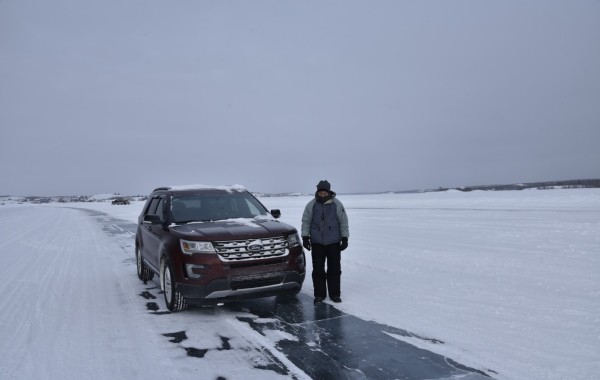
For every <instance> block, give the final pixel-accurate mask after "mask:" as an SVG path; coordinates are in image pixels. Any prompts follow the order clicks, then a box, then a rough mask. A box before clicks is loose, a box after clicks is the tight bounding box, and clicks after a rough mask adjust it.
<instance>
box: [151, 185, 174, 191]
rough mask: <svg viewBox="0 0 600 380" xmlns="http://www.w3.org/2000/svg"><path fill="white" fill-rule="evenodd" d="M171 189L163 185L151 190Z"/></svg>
mask: <svg viewBox="0 0 600 380" xmlns="http://www.w3.org/2000/svg"><path fill="white" fill-rule="evenodd" d="M169 189H171V188H170V187H167V186H163V187H157V188H156V189H154V190H152V191H159V190H169Z"/></svg>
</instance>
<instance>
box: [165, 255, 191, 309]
mask: <svg viewBox="0 0 600 380" xmlns="http://www.w3.org/2000/svg"><path fill="white" fill-rule="evenodd" d="M164 265H165V268H164V274H163V284H162V285H163V289H164V290H165V293H164V294H165V303H166V304H167V309H169V310H170V311H173V312H176V311H182V310H185V309H186V308H187V302H186V300H185V298H184V297H183V295H182V294H181V291H180V290H179V285H177V283H175V276H174V275H173V265H172V264H171V262H170V261H169V260H168V259H167V260H165V263H164Z"/></svg>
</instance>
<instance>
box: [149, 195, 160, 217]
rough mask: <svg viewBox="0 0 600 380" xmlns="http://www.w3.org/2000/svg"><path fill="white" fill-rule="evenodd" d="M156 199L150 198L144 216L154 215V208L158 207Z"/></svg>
mask: <svg viewBox="0 0 600 380" xmlns="http://www.w3.org/2000/svg"><path fill="white" fill-rule="evenodd" d="M158 200H159V199H158V197H156V198H152V200H151V201H150V205H148V209H147V210H146V215H152V214H156V206H158Z"/></svg>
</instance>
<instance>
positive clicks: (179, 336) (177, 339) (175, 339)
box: [163, 331, 188, 343]
mask: <svg viewBox="0 0 600 380" xmlns="http://www.w3.org/2000/svg"><path fill="white" fill-rule="evenodd" d="M163 336H166V337H167V338H171V339H169V342H171V343H181V342H183V341H184V340H186V339H187V338H188V337H187V335H186V334H185V331H178V332H174V333H167V334H163Z"/></svg>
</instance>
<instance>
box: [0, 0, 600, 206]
mask: <svg viewBox="0 0 600 380" xmlns="http://www.w3.org/2000/svg"><path fill="white" fill-rule="evenodd" d="M599 14H600V4H599V3H598V2H595V1H583V0H582V1H579V0H578V1H572V2H563V1H541V0H539V1H504V2H495V3H490V2H485V3H483V2H479V1H457V2H446V1H428V2H404V1H378V2H371V3H368V4H367V3H365V2H359V1H350V2H348V1H343V2H342V1H339V2H337V1H334V2H326V3H323V2H317V1H308V2H291V1H290V2H281V1H252V2H246V1H230V2H209V1H198V2H194V1H184V2H177V3H169V2H161V1H144V2H141V1H131V0H130V1H87V2H77V1H70V0H57V1H53V2H45V1H35V0H30V1H20V0H19V1H17V0H4V1H3V2H0V57H2V58H1V59H0V82H1V83H2V86H1V88H0V107H1V112H0V126H1V132H0V133H1V135H0V173H2V181H1V182H0V194H92V193H100V192H113V191H117V192H123V193H147V192H148V191H149V190H150V189H151V188H152V187H155V186H160V185H165V184H187V183H208V184H234V183H239V184H243V185H245V186H246V187H248V188H249V189H251V190H255V191H272V192H279V191H281V192H283V191H306V192H308V191H312V190H313V189H314V186H315V184H316V183H317V182H318V180H320V179H323V178H327V179H329V180H330V181H331V182H332V183H333V185H334V188H335V189H336V190H337V191H340V192H355V191H356V192H359V191H385V190H400V189H413V188H431V187H438V186H458V185H474V184H486V183H502V182H528V181H538V180H553V179H572V178H597V177H600V166H598V164H597V163H598V162H600V153H599V152H600V150H599V149H597V142H598V141H600V128H598V127H599V125H600V111H599V110H600V107H598V105H599V104H600V71H599V70H598V67H600V44H598V41H599V40H600V24H599V23H598V22H597V20H598V16H599Z"/></svg>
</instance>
